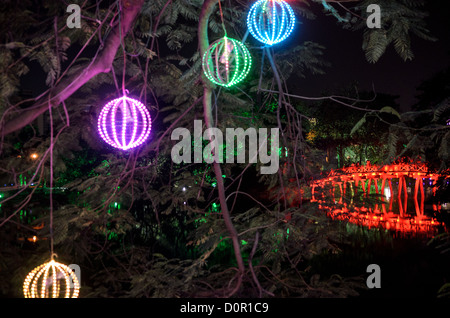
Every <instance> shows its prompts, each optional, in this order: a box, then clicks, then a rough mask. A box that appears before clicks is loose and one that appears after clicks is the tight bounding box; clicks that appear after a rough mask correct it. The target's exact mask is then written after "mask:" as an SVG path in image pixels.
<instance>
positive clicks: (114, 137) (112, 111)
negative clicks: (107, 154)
mask: <svg viewBox="0 0 450 318" xmlns="http://www.w3.org/2000/svg"><path fill="white" fill-rule="evenodd" d="M151 128H152V122H151V117H150V113H149V111H148V109H147V108H146V107H145V106H144V105H143V104H142V103H141V102H139V101H138V100H135V99H133V98H129V97H127V96H123V97H121V98H117V99H114V100H112V101H110V102H109V103H108V104H106V105H105V107H103V109H102V111H101V112H100V116H99V118H98V131H99V133H100V136H101V137H102V139H103V140H104V141H105V142H106V143H108V144H109V145H111V146H113V147H115V148H119V149H122V150H128V149H131V148H134V147H137V146H139V145H141V144H142V143H143V142H144V141H145V140H146V139H147V138H148V136H149V134H150V130H151Z"/></svg>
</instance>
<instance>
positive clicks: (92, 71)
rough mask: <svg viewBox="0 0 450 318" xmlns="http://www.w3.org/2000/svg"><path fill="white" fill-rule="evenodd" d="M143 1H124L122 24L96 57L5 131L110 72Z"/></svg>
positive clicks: (6, 125) (27, 121) (5, 126)
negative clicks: (99, 75) (97, 76)
mask: <svg viewBox="0 0 450 318" xmlns="http://www.w3.org/2000/svg"><path fill="white" fill-rule="evenodd" d="M143 4H144V0H121V8H122V12H121V17H120V19H121V20H120V23H118V24H117V25H116V26H115V27H114V28H113V29H112V30H111V33H110V34H109V36H108V38H107V39H106V40H105V42H104V46H103V47H101V48H100V49H99V51H98V54H97V55H96V56H95V57H94V58H93V60H92V61H91V62H89V63H85V64H82V65H79V66H77V68H76V69H75V70H74V72H73V73H72V74H71V75H70V76H67V77H66V78H64V79H63V80H61V81H60V82H59V83H58V85H56V86H55V87H54V88H53V89H52V90H50V91H49V93H47V94H45V95H43V96H40V97H39V98H38V100H37V101H36V103H35V104H34V105H32V106H31V107H29V108H28V109H25V110H23V111H21V112H20V115H18V116H17V117H15V118H13V119H11V120H9V121H7V122H6V123H4V122H2V123H1V127H0V131H1V134H2V135H3V136H5V135H8V134H10V133H12V132H14V131H17V130H19V129H21V128H23V127H25V126H26V125H29V124H31V123H32V122H33V121H34V120H35V119H36V118H37V117H38V116H39V115H41V114H43V113H45V112H46V111H47V110H48V106H49V104H48V103H49V100H50V104H51V107H58V106H59V105H60V104H61V103H62V102H63V101H65V100H66V99H67V98H69V97H70V96H71V95H72V94H73V93H75V92H76V91H77V90H78V89H79V88H80V87H82V86H83V85H84V84H86V83H87V82H89V80H91V79H92V78H93V77H94V76H96V75H97V74H99V73H108V72H109V71H110V69H111V67H112V63H113V61H114V57H115V55H116V53H117V50H118V49H119V47H120V45H121V42H122V39H123V38H124V37H125V36H126V35H127V34H128V32H129V31H130V30H131V29H132V27H133V23H134V20H135V18H136V17H137V15H138V14H139V12H140V11H141V8H142V6H143Z"/></svg>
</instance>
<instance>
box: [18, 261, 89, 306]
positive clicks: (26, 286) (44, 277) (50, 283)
mask: <svg viewBox="0 0 450 318" xmlns="http://www.w3.org/2000/svg"><path fill="white" fill-rule="evenodd" d="M79 293H80V283H79V281H78V278H77V276H76V275H75V273H74V272H73V271H72V270H71V269H70V267H68V266H66V265H64V264H61V263H58V262H55V261H54V260H51V261H50V262H48V263H45V264H42V265H40V266H38V267H36V268H35V269H33V270H32V271H31V272H30V273H29V274H28V275H27V277H26V278H25V281H24V283H23V294H24V296H25V298H60V297H64V298H78V295H79Z"/></svg>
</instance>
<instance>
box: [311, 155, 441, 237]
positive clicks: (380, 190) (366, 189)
mask: <svg viewBox="0 0 450 318" xmlns="http://www.w3.org/2000/svg"><path fill="white" fill-rule="evenodd" d="M445 176H446V173H441V174H438V173H436V172H432V171H430V170H429V169H428V167H427V166H426V165H425V164H422V163H401V164H392V165H384V166H378V165H370V163H369V164H368V165H366V166H350V167H346V168H342V169H339V170H332V171H330V172H329V173H328V174H327V175H326V176H325V177H324V178H322V179H320V180H314V181H312V182H311V184H310V186H311V194H312V198H311V201H312V202H318V203H319V208H320V209H321V210H323V211H325V212H326V213H327V215H328V216H330V217H331V218H333V219H337V220H341V221H347V222H351V223H354V224H359V225H363V226H366V227H369V228H372V227H383V228H385V229H388V230H394V231H397V232H402V233H420V234H425V235H434V234H436V233H437V231H438V230H439V229H442V228H445V225H444V224H443V223H442V222H438V221H437V219H436V218H434V217H430V216H427V215H425V211H424V201H425V191H424V185H425V182H426V185H427V186H430V187H431V192H432V195H433V196H434V195H435V194H436V188H437V187H436V186H435V185H436V180H438V179H439V178H440V177H445ZM407 178H408V181H411V179H413V181H412V183H413V184H414V191H412V188H409V189H408V187H407ZM394 180H395V181H396V182H395V184H398V185H397V186H396V187H395V189H394V186H393V184H394V182H393V181H394ZM412 183H411V182H410V183H409V184H412ZM318 187H319V188H322V192H320V195H319V193H316V189H317V188H318ZM373 189H374V190H375V193H376V194H379V195H380V198H381V202H380V203H379V204H375V206H373V207H367V206H366V207H365V206H360V207H358V206H355V205H354V204H347V203H344V200H343V198H344V197H346V195H350V197H352V198H353V197H354V196H355V195H356V194H357V193H358V192H359V191H362V192H363V194H364V195H368V194H370V193H372V192H373ZM324 190H325V191H327V190H328V191H329V194H330V196H328V199H324V197H323V194H324V192H323V191H324ZM337 190H339V194H338V195H336V193H337V192H338V191H337ZM394 190H396V193H397V196H396V197H394ZM419 191H420V193H419ZM349 192H350V193H349ZM408 192H410V193H411V195H409V199H410V201H411V199H412V201H413V205H414V210H415V214H410V213H407V211H408ZM317 195H319V196H320V197H317V198H316V196H317ZM330 198H331V200H330ZM351 201H353V200H351ZM394 201H396V205H395V208H396V213H394V210H393V202H394ZM410 204H411V203H410ZM433 210H434V212H439V211H438V210H439V206H436V205H433ZM445 230H446V229H445Z"/></svg>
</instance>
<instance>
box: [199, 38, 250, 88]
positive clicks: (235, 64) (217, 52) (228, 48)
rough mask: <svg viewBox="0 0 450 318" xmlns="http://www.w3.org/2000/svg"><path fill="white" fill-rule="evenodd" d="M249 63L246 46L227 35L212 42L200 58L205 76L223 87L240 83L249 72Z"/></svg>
mask: <svg viewBox="0 0 450 318" xmlns="http://www.w3.org/2000/svg"><path fill="white" fill-rule="evenodd" d="M251 65H252V58H251V55H250V52H249V50H248V49H247V47H246V46H245V45H244V44H243V43H242V42H240V41H238V40H235V39H231V38H228V37H227V36H225V37H223V38H221V39H219V40H217V41H215V42H213V43H212V44H211V45H210V46H209V48H208V50H207V51H206V52H205V53H204V54H203V60H202V66H203V71H204V73H205V75H206V77H207V78H208V79H209V80H210V81H211V82H213V83H214V84H216V85H220V86H224V87H231V86H234V85H236V84H238V83H240V82H241V81H242V80H243V79H244V78H245V77H246V76H247V75H248V73H249V72H250V69H251Z"/></svg>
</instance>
